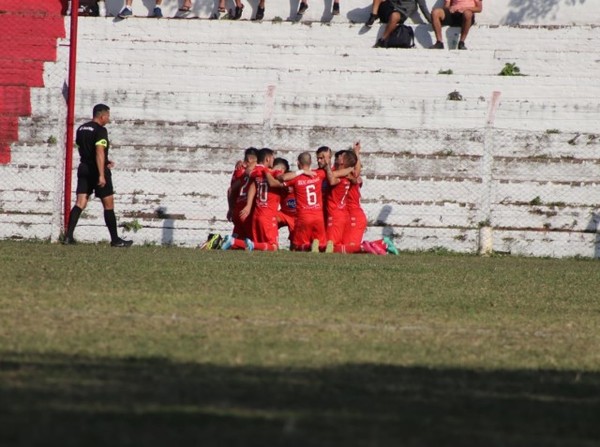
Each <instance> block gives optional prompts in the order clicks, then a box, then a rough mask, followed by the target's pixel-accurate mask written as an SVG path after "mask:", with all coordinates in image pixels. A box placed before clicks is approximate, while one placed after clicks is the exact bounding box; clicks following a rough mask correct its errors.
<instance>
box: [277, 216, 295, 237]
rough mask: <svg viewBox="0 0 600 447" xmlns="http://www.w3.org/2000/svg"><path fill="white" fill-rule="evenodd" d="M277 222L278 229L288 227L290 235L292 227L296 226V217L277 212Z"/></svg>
mask: <svg viewBox="0 0 600 447" xmlns="http://www.w3.org/2000/svg"><path fill="white" fill-rule="evenodd" d="M277 222H278V223H279V228H281V227H288V229H289V230H290V233H292V232H293V231H294V226H295V225H296V215H293V216H292V215H290V214H286V213H284V212H283V211H278V212H277Z"/></svg>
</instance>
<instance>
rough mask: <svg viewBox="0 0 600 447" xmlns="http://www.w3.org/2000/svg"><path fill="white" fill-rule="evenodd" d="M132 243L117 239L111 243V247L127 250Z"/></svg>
mask: <svg viewBox="0 0 600 447" xmlns="http://www.w3.org/2000/svg"><path fill="white" fill-rule="evenodd" d="M132 244H133V241H126V240H125V239H121V238H117V239H115V240H114V241H111V243H110V246H111V247H119V248H127V247H131V245H132Z"/></svg>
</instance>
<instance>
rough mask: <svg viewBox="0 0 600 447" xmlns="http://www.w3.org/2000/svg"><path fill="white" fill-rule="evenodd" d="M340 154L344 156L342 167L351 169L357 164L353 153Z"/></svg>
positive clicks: (356, 158)
mask: <svg viewBox="0 0 600 447" xmlns="http://www.w3.org/2000/svg"><path fill="white" fill-rule="evenodd" d="M342 154H343V156H344V165H345V166H346V167H347V168H353V167H354V166H356V163H357V162H358V157H357V156H356V154H355V153H354V151H342Z"/></svg>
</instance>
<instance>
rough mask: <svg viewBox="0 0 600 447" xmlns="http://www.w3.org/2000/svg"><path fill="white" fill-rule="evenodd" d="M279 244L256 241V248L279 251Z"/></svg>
mask: <svg viewBox="0 0 600 447" xmlns="http://www.w3.org/2000/svg"><path fill="white" fill-rule="evenodd" d="M277 248H278V247H277V245H275V244H269V243H267V242H255V243H254V249H255V250H258V251H277Z"/></svg>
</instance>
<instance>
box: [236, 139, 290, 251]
mask: <svg viewBox="0 0 600 447" xmlns="http://www.w3.org/2000/svg"><path fill="white" fill-rule="evenodd" d="M274 158H275V154H274V152H273V151H272V150H271V149H268V148H263V149H261V150H260V151H258V164H257V165H256V167H255V168H254V170H253V171H252V173H251V174H250V179H251V180H253V182H254V183H253V184H252V185H251V186H250V189H249V192H248V200H250V198H251V197H252V196H254V213H253V214H252V238H251V239H250V238H247V239H246V240H245V242H246V248H247V249H248V250H261V251H277V249H278V248H279V225H278V222H277V212H278V210H279V204H280V202H281V194H282V191H281V190H282V189H284V188H283V187H282V184H281V182H279V181H278V180H276V179H275V178H274V176H278V175H281V174H283V171H279V170H274V171H272V170H271V168H272V167H273V161H274ZM249 205H250V204H248V205H246V208H244V210H242V217H244V215H245V214H246V213H249V212H250V210H249Z"/></svg>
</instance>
